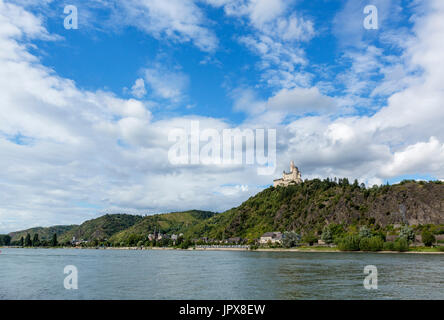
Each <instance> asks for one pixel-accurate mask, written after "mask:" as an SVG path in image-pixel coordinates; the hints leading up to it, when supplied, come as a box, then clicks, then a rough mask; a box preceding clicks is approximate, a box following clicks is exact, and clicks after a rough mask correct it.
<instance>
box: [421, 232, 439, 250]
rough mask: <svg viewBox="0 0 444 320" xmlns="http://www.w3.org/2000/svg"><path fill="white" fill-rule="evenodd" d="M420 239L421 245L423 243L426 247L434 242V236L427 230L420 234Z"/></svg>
mask: <svg viewBox="0 0 444 320" xmlns="http://www.w3.org/2000/svg"><path fill="white" fill-rule="evenodd" d="M421 238H422V243H424V245H425V246H426V247H431V246H432V245H433V244H434V243H435V241H436V238H435V236H434V235H433V234H432V233H431V232H430V231H428V230H424V231H423V232H422V233H421Z"/></svg>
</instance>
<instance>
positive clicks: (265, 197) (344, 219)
mask: <svg viewBox="0 0 444 320" xmlns="http://www.w3.org/2000/svg"><path fill="white" fill-rule="evenodd" d="M443 194H444V185H443V184H439V183H435V182H429V183H422V184H421V183H417V182H413V181H404V182H403V183H400V184H398V185H384V186H373V187H371V188H365V186H363V185H359V184H358V183H353V184H350V183H349V182H348V180H347V179H339V180H331V179H325V180H323V181H321V180H319V179H314V180H305V181H304V182H303V183H301V184H298V185H292V186H288V187H277V188H274V187H270V188H267V189H265V190H263V191H262V192H260V193H258V194H256V195H255V196H253V197H251V198H250V199H248V200H247V201H245V202H244V203H242V204H241V205H240V206H239V207H236V208H233V209H230V210H228V211H226V212H224V213H221V214H218V215H215V216H213V217H212V218H210V219H207V220H204V221H202V222H200V223H199V224H197V225H195V226H191V227H190V228H188V229H187V230H186V232H185V235H186V237H188V238H198V237H202V236H205V237H209V238H215V239H227V238H230V237H242V238H247V239H254V238H258V237H260V236H261V235H262V234H263V233H265V232H268V231H281V232H285V231H288V230H294V231H295V232H297V233H299V234H302V235H305V234H314V235H316V236H318V235H321V234H322V233H323V231H324V227H325V226H326V225H332V226H333V227H332V228H331V229H330V231H331V232H332V233H333V235H332V236H333V242H337V241H338V238H340V237H343V236H344V233H346V231H347V230H348V229H350V228H355V229H356V232H358V231H359V229H360V228H361V227H363V226H366V228H368V230H369V231H370V233H367V235H368V236H370V235H374V234H375V233H376V232H378V231H379V232H380V235H381V236H382V237H385V233H386V232H387V231H389V229H388V228H389V227H392V226H393V225H394V224H402V223H404V219H405V218H406V217H403V216H402V215H400V214H399V211H400V203H401V204H403V202H405V201H406V199H409V200H410V201H414V202H415V204H416V207H418V206H421V205H424V206H425V207H426V208H430V207H434V208H435V207H436V208H439V203H440V201H442V195H443ZM427 210H428V209H427ZM405 211H406V212H407V213H409V212H413V210H410V211H408V210H407V209H406V210H405ZM436 216H442V213H440V212H438V213H436ZM435 220H437V221H439V218H435ZM327 221H328V222H327ZM441 221H442V218H441ZM330 231H327V232H330ZM406 231H408V230H407V229H406ZM407 236H408V239H410V240H411V241H413V240H414V233H413V239H411V234H409V235H407ZM335 238H336V240H335Z"/></svg>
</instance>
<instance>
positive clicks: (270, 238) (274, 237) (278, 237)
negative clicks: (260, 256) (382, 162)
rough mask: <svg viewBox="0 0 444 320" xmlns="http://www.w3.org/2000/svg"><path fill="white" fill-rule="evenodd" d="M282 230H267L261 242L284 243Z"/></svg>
mask: <svg viewBox="0 0 444 320" xmlns="http://www.w3.org/2000/svg"><path fill="white" fill-rule="evenodd" d="M282 237H283V235H282V232H266V233H264V234H263V235H262V236H261V238H260V240H259V243H260V244H267V243H268V242H271V243H282Z"/></svg>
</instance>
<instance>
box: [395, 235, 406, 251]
mask: <svg viewBox="0 0 444 320" xmlns="http://www.w3.org/2000/svg"><path fill="white" fill-rule="evenodd" d="M393 248H394V250H395V251H400V252H404V251H408V250H409V242H408V241H407V239H405V238H399V239H397V240H396V241H395V243H394V246H393Z"/></svg>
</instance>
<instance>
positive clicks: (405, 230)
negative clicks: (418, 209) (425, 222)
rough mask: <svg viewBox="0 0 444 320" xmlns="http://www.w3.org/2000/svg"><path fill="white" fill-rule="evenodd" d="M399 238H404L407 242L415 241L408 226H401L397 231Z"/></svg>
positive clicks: (413, 234) (413, 233) (412, 232)
mask: <svg viewBox="0 0 444 320" xmlns="http://www.w3.org/2000/svg"><path fill="white" fill-rule="evenodd" d="M399 237H400V238H405V239H406V240H407V241H408V242H412V241H415V232H414V231H413V229H412V228H410V227H409V226H402V227H401V230H400V232H399Z"/></svg>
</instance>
